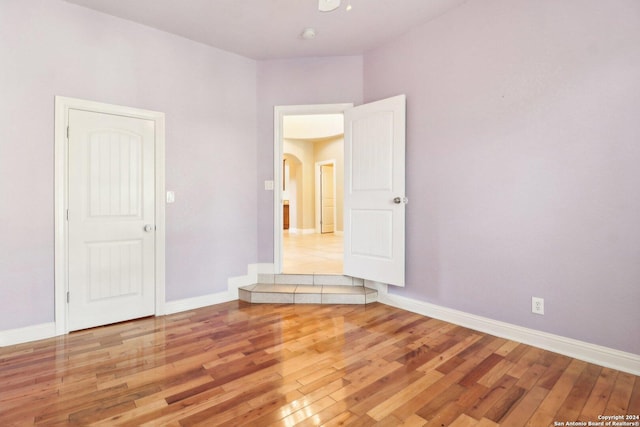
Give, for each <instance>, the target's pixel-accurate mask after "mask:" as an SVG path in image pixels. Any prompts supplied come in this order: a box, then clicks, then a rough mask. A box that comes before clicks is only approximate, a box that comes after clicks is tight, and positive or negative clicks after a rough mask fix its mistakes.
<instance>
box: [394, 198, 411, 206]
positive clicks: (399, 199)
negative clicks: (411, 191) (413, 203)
mask: <svg viewBox="0 0 640 427" xmlns="http://www.w3.org/2000/svg"><path fill="white" fill-rule="evenodd" d="M393 203H395V204H396V205H399V204H400V203H404V204H405V205H406V204H407V203H409V199H407V198H406V197H394V199H393Z"/></svg>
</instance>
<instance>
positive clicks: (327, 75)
mask: <svg viewBox="0 0 640 427" xmlns="http://www.w3.org/2000/svg"><path fill="white" fill-rule="evenodd" d="M345 102H352V103H354V104H361V103H362V57H361V56H340V57H326V58H310V59H309V58H307V59H291V60H273V61H261V62H259V63H258V137H257V138H258V146H257V172H258V176H257V180H258V182H257V188H258V261H259V262H265V263H272V262H273V192H272V191H264V190H262V189H263V188H264V184H263V183H264V181H265V180H271V179H273V108H274V107H275V106H280V105H305V104H339V103H345Z"/></svg>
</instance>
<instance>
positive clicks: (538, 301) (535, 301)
mask: <svg viewBox="0 0 640 427" xmlns="http://www.w3.org/2000/svg"><path fill="white" fill-rule="evenodd" d="M531 312H532V313H535V314H544V298H538V297H531Z"/></svg>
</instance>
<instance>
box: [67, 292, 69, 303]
mask: <svg viewBox="0 0 640 427" xmlns="http://www.w3.org/2000/svg"><path fill="white" fill-rule="evenodd" d="M67 304H69V291H67Z"/></svg>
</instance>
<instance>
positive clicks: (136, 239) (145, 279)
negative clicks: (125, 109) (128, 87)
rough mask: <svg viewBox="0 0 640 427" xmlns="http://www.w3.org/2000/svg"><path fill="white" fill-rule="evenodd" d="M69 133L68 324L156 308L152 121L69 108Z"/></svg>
mask: <svg viewBox="0 0 640 427" xmlns="http://www.w3.org/2000/svg"><path fill="white" fill-rule="evenodd" d="M69 134H70V136H69V329H70V330H77V329H84V328H89V327H93V326H98V325H103V324H107V323H113V322H120V321H123V320H128V319H133V318H137V317H143V316H148V315H151V314H154V312H155V265H154V264H155V184H154V182H155V170H154V167H155V159H154V153H155V143H154V139H155V131H154V122H153V121H151V120H145V119H138V118H132V117H124V116H117V115H112V114H104V113H96V112H89V111H82V110H70V111H69ZM145 226H146V231H145Z"/></svg>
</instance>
